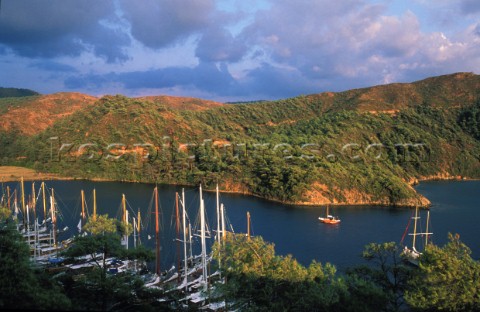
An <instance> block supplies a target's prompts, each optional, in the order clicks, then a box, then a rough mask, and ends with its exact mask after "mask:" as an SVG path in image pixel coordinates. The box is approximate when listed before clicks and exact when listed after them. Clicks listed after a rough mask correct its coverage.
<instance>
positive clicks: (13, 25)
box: [0, 0, 130, 62]
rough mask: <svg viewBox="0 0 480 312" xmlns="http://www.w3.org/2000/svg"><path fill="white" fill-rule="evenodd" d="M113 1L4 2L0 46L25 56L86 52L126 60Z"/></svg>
mask: <svg viewBox="0 0 480 312" xmlns="http://www.w3.org/2000/svg"><path fill="white" fill-rule="evenodd" d="M114 12H115V7H114V4H113V2H112V1H96V0H82V1H77V0H49V1H27V0H18V1H4V3H2V16H1V18H0V45H3V46H4V47H6V48H8V49H10V50H12V51H13V52H14V53H16V54H18V55H20V56H25V57H31V58H35V57H47V58H53V57H56V56H65V55H66V56H79V55H81V54H82V53H83V52H85V51H89V50H91V51H93V52H94V53H95V55H97V56H100V57H102V58H105V59H106V60H107V61H108V62H114V61H117V60H125V59H127V58H128V57H127V55H126V54H125V53H124V52H123V51H122V47H125V46H127V45H128V44H129V43H130V40H129V37H128V36H127V35H126V34H125V33H123V32H122V31H119V29H118V28H117V27H116V26H112V25H118V23H119V21H118V19H117V18H116V16H115V14H114Z"/></svg>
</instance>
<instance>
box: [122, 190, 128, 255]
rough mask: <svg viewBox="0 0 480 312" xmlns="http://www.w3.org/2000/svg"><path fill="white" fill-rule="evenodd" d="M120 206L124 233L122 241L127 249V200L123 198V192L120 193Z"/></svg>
mask: <svg viewBox="0 0 480 312" xmlns="http://www.w3.org/2000/svg"><path fill="white" fill-rule="evenodd" d="M122 207H123V224H124V225H125V235H124V237H123V241H124V243H125V248H126V249H128V235H127V232H126V231H127V229H128V211H127V201H126V200H125V194H122Z"/></svg>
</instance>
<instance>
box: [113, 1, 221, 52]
mask: <svg viewBox="0 0 480 312" xmlns="http://www.w3.org/2000/svg"><path fill="white" fill-rule="evenodd" d="M120 3H121V8H122V10H123V12H124V15H125V18H126V19H128V20H129V22H130V25H131V33H132V36H133V37H134V38H135V39H137V40H138V41H140V42H141V43H143V44H144V45H145V46H148V47H150V48H162V47H166V46H169V45H172V44H174V43H177V42H178V41H180V40H182V39H186V38H188V37H189V36H191V35H192V34H200V33H201V31H202V30H203V29H204V28H205V27H207V26H208V25H209V24H211V23H212V14H213V13H214V10H215V1H213V0H183V1H178V0H142V1H131V0H121V2H120Z"/></svg>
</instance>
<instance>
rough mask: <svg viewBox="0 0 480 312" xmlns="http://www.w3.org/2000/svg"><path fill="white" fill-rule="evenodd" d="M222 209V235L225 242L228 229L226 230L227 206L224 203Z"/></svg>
mask: <svg viewBox="0 0 480 312" xmlns="http://www.w3.org/2000/svg"><path fill="white" fill-rule="evenodd" d="M220 209H221V214H222V236H223V241H224V242H225V239H226V238H227V231H225V206H224V205H223V204H222V205H221V207H220Z"/></svg>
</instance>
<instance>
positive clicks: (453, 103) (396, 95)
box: [0, 73, 480, 206]
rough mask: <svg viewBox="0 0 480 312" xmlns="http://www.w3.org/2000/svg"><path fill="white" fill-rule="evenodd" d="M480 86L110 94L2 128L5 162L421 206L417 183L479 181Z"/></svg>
mask: <svg viewBox="0 0 480 312" xmlns="http://www.w3.org/2000/svg"><path fill="white" fill-rule="evenodd" d="M479 90H480V76H477V75H474V74H470V73H457V74H452V75H445V76H439V77H432V78H428V79H425V80H422V81H418V82H414V83H404V84H390V85H382V86H375V87H371V88H363V89H355V90H349V91H345V92H338V93H331V92H327V93H320V94H312V95H307V96H300V97H296V98H290V99H285V100H279V101H266V102H259V103H251V104H236V105H223V104H221V103H215V102H209V101H204V100H199V99H190V98H171V97H160V96H159V97H145V98H127V97H124V96H121V95H117V96H105V97H103V98H101V99H99V100H97V101H96V102H94V103H93V104H92V105H85V106H82V109H77V110H74V111H71V112H70V113H68V114H66V115H64V116H57V117H58V118H53V119H52V120H51V123H50V124H48V125H47V126H48V127H46V128H45V127H44V128H42V129H39V130H35V131H31V132H29V131H25V132H22V133H21V134H22V135H13V132H12V127H10V128H9V127H4V128H3V131H0V144H1V146H2V147H5V148H4V149H2V151H0V160H1V162H2V163H1V164H3V165H23V166H27V167H31V168H34V169H37V170H40V171H46V172H52V173H57V174H63V175H66V176H71V177H78V178H104V179H113V180H124V181H144V182H157V183H172V184H190V185H196V184H198V183H202V184H203V185H204V186H206V187H210V188H213V187H214V186H215V184H216V183H219V184H220V187H221V189H223V190H225V191H232V192H240V193H246V194H254V195H257V196H261V197H264V198H267V199H270V200H276V201H281V202H285V203H296V204H308V205H323V204H327V203H331V204H379V205H406V206H414V205H422V206H425V205H428V200H427V199H425V198H423V197H422V196H420V195H419V194H417V193H416V192H415V190H414V189H413V188H412V186H411V185H412V184H413V183H415V182H416V181H418V180H422V179H432V178H440V179H445V178H457V179H459V178H480V102H479V101H478V91H479ZM29 107H30V108H33V106H29ZM27 110H28V109H27ZM8 113H9V112H3V113H2V112H1V111H0V114H2V116H1V117H2V120H5V117H9V116H11V115H7V114H8ZM25 114H26V113H25ZM9 118H10V117H9ZM7 119H8V118H7ZM17 134H18V131H17ZM51 138H58V139H56V140H51ZM65 144H66V145H65ZM52 147H53V150H51V148H52ZM52 155H53V156H55V157H53V158H52V157H51V156H52Z"/></svg>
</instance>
